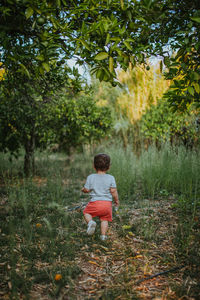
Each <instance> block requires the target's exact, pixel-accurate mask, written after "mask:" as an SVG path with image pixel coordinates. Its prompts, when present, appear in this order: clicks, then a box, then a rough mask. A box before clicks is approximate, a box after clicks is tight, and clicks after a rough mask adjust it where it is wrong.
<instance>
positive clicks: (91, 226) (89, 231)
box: [87, 220, 97, 235]
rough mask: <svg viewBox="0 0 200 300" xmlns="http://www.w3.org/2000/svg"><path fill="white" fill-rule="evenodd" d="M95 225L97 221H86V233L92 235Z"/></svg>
mask: <svg viewBox="0 0 200 300" xmlns="http://www.w3.org/2000/svg"><path fill="white" fill-rule="evenodd" d="M96 225H97V223H96V222H95V221H93V220H90V221H89V222H88V227H87V234H88V235H92V234H93V233H94V232H95V228H96Z"/></svg>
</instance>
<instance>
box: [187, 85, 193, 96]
mask: <svg viewBox="0 0 200 300" xmlns="http://www.w3.org/2000/svg"><path fill="white" fill-rule="evenodd" d="M187 90H188V92H189V93H190V95H192V96H194V89H193V87H192V86H189V87H188V89H187Z"/></svg>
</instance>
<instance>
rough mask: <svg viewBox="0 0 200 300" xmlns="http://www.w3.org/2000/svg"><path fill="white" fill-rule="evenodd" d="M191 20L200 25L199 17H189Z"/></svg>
mask: <svg viewBox="0 0 200 300" xmlns="http://www.w3.org/2000/svg"><path fill="white" fill-rule="evenodd" d="M191 20H192V21H195V22H197V23H200V17H191Z"/></svg>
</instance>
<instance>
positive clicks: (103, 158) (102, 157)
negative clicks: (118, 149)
mask: <svg viewBox="0 0 200 300" xmlns="http://www.w3.org/2000/svg"><path fill="white" fill-rule="evenodd" d="M94 167H95V169H96V170H97V171H107V170H108V169H109V167H110V156H109V155H107V154H104V153H99V154H97V155H95V157H94Z"/></svg>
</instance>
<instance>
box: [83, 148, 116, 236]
mask: <svg viewBox="0 0 200 300" xmlns="http://www.w3.org/2000/svg"><path fill="white" fill-rule="evenodd" d="M109 168H110V156H109V155H107V154H103V153H100V154H97V155H95V157H94V169H95V170H96V174H91V175H89V176H88V177H87V180H86V183H85V185H84V187H83V188H82V192H84V193H90V202H89V203H88V204H87V206H86V208H85V209H84V211H83V214H84V218H85V220H86V222H87V224H88V227H87V234H88V235H92V234H93V233H94V232H95V228H96V222H95V221H93V220H92V218H93V217H99V218H100V221H101V235H100V239H101V240H103V241H104V240H106V239H107V236H106V232H107V230H108V222H111V221H112V198H113V199H114V201H115V206H116V207H118V206H119V199H118V193H117V188H116V182H115V178H114V177H113V176H112V175H109V174H106V172H107V171H108V170H109Z"/></svg>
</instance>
